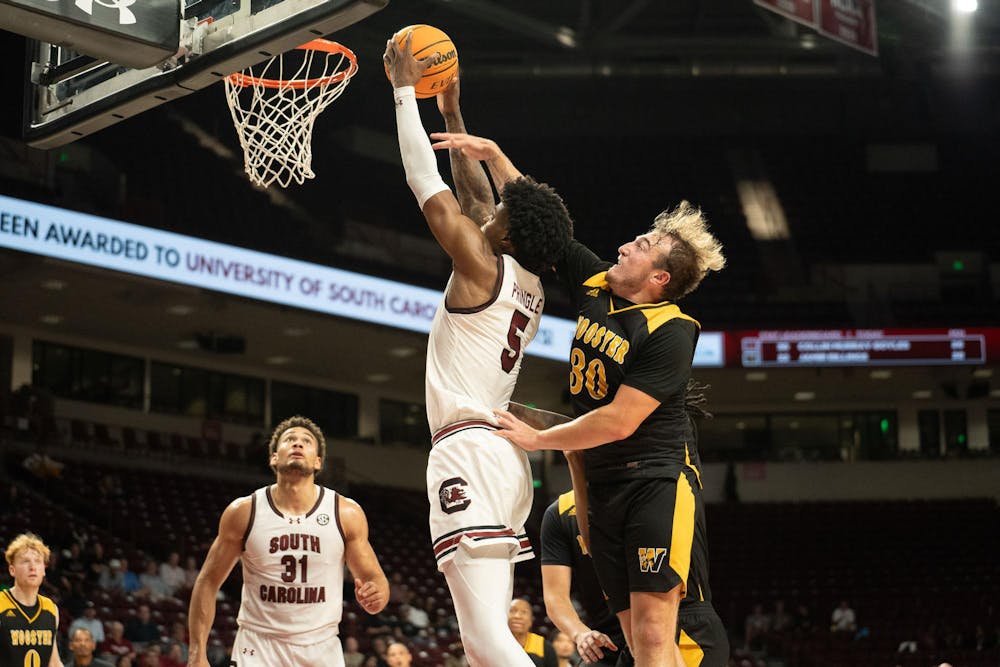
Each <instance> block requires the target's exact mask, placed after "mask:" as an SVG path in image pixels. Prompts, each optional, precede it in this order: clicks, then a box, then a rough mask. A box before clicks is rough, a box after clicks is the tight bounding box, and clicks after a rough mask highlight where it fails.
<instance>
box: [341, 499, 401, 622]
mask: <svg viewBox="0 0 1000 667" xmlns="http://www.w3.org/2000/svg"><path fill="white" fill-rule="evenodd" d="M340 500H341V502H340V510H339V511H340V526H341V528H343V530H344V559H345V560H346V561H347V567H348V569H350V571H351V575H353V576H354V597H355V598H357V600H358V604H360V605H361V608H362V609H364V610H365V611H367V612H368V613H369V614H377V613H379V612H380V611H382V610H383V609H385V606H386V605H387V604H388V603H389V580H388V579H387V578H386V576H385V572H383V571H382V566H381V565H379V562H378V557H377V556H376V555H375V550H374V549H372V545H371V543H370V542H369V541H368V518H367V517H366V516H365V512H364V510H362V509H361V505H358V504H357V503H356V502H354V501H353V500H351V499H350V498H345V497H343V496H341V497H340Z"/></svg>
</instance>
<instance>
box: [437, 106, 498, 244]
mask: <svg viewBox="0 0 1000 667" xmlns="http://www.w3.org/2000/svg"><path fill="white" fill-rule="evenodd" d="M444 123H445V128H446V129H447V130H448V131H449V132H455V133H463V134H464V133H465V121H464V120H462V115H461V114H460V113H448V114H445V117H444ZM448 156H449V158H450V159H451V176H452V178H453V179H454V180H455V190H456V192H457V193H458V202H459V204H461V206H462V212H463V213H465V215H467V216H468V217H469V218H471V219H472V220H473V221H474V222H475V223H476V224H482V223H484V222H485V221H486V220H487V219H488V218H489V217H490V216H492V215H493V212H494V211H495V210H496V203H495V202H494V199H493V187H492V186H491V185H490V180H489V178H488V177H487V176H486V170H485V169H484V168H483V165H482V163H480V162H479V161H477V160H472V159H470V158H468V157H466V156H465V155H463V154H462V153H461V152H460V151H458V150H455V149H454V148H452V149H451V150H449V151H448Z"/></svg>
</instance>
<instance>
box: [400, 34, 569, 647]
mask: <svg viewBox="0 0 1000 667" xmlns="http://www.w3.org/2000/svg"><path fill="white" fill-rule="evenodd" d="M385 63H386V67H387V69H388V72H389V77H390V80H391V81H392V84H393V87H394V90H393V97H394V99H395V103H396V122H397V127H398V131H399V145H400V152H401V154H402V158H403V166H404V168H405V170H406V180H407V183H408V184H409V185H410V188H411V189H412V190H413V193H414V195H416V198H417V203H418V204H419V205H420V208H421V210H422V211H423V214H424V217H425V218H426V219H427V223H428V225H429V226H430V228H431V231H432V232H433V234H434V236H435V237H436V238H437V240H438V242H439V243H440V245H441V247H442V248H443V249H444V250H445V251H446V252H447V253H448V254H449V255H450V256H451V259H452V261H453V263H454V267H453V272H452V275H451V279H450V280H449V281H448V286H447V288H446V289H445V296H444V300H443V302H442V303H441V305H440V306H439V308H438V310H437V313H436V314H435V317H434V322H433V324H432V325H431V333H430V339H429V342H428V348H427V377H426V394H427V395H426V398H427V418H428V422H429V423H430V427H431V431H432V433H433V434H434V436H433V448H432V449H431V453H430V457H429V460H428V463H427V495H428V499H429V500H430V529H431V540H432V542H433V547H434V554H435V556H436V558H437V562H438V567H439V569H441V571H442V572H444V575H445V578H446V579H447V581H448V587H449V589H450V590H451V595H452V599H453V600H454V603H455V614H456V616H457V617H458V622H459V627H460V630H461V634H462V642H463V644H464V646H465V651H466V654H467V655H468V657H469V661H470V663H471V664H472V665H473V666H476V667H478V666H486V667H514V666H518V665H524V666H525V667H530V666H531V664H532V663H531V659H530V658H529V657H528V656H527V654H526V653H525V652H524V650H523V649H522V648H521V647H520V646H519V645H518V643H517V641H516V640H515V639H514V637H513V636H512V635H511V633H510V631H509V630H508V628H507V607H508V606H509V604H510V601H511V594H512V587H513V563H514V562H515V561H519V560H523V559H525V558H531V557H532V552H531V547H530V544H529V543H528V541H527V538H526V537H525V535H524V528H523V525H524V521H525V520H526V519H527V517H528V512H529V510H530V509H531V500H532V486H531V472H530V469H529V466H528V459H527V456H526V455H525V453H524V452H523V451H522V450H520V449H518V448H517V447H514V446H513V445H511V444H510V443H509V442H507V441H506V440H503V439H502V438H498V437H496V436H495V435H494V433H493V431H494V429H495V428H496V426H495V419H494V417H493V410H494V409H495V408H500V407H505V406H506V405H507V403H508V401H509V399H510V396H511V392H512V391H513V389H514V383H515V381H516V380H517V375H518V371H519V369H520V365H521V359H522V354H523V352H524V348H525V346H527V344H528V343H529V342H530V341H531V339H532V338H533V337H534V335H535V332H536V331H537V330H538V324H539V320H540V318H541V311H542V305H543V293H542V284H541V280H540V279H539V277H538V276H539V274H540V273H542V272H544V271H545V270H547V269H548V268H550V267H551V266H553V265H554V264H555V262H556V261H557V260H558V258H559V257H560V256H561V254H562V252H563V251H564V249H565V248H566V247H567V245H568V243H569V240H570V237H571V235H572V222H571V221H570V219H569V214H568V213H567V211H566V208H565V207H564V206H563V203H562V200H561V199H560V198H559V196H558V195H557V194H556V193H555V192H554V191H553V190H552V189H551V188H549V187H548V186H546V185H542V184H539V183H536V182H535V181H533V180H531V179H530V178H521V179H517V180H514V181H511V182H510V183H508V184H507V185H506V186H505V187H504V188H503V190H502V191H501V196H500V199H501V203H500V204H499V205H498V206H496V208H495V211H494V208H493V201H492V197H490V199H491V201H489V202H485V201H480V202H467V201H463V202H462V203H463V204H464V205H465V206H464V208H465V211H466V213H467V214H469V215H475V216H477V217H479V215H489V214H490V213H491V212H492V213H493V214H492V216H489V217H488V219H487V221H486V224H484V225H483V227H482V228H481V229H480V227H479V226H478V224H477V222H480V221H481V220H477V221H475V222H474V221H473V220H472V219H470V217H468V215H465V214H463V210H462V207H460V205H459V201H458V200H457V199H455V196H454V195H453V194H452V192H451V190H450V189H449V188H448V186H446V185H445V184H444V181H443V180H442V179H441V176H440V174H439V173H438V170H437V163H436V160H435V157H434V152H433V150H432V149H431V146H430V141H429V140H428V138H427V135H426V133H425V132H424V129H423V127H422V125H421V122H420V115H419V112H418V110H417V105H416V99H415V96H414V90H413V84H414V83H416V82H417V81H418V80H419V79H420V77H421V74H422V73H423V71H424V70H425V69H426V68H427V66H428V65H429V64H430V59H429V58H428V59H425V60H422V61H417V60H416V59H415V58H414V57H413V56H412V53H411V49H410V41H409V38H408V39H407V40H406V42H405V43H404V45H403V46H402V47H400V46H399V45H398V44H397V43H396V42H395V41H394V40H390V42H389V44H388V45H387V48H386V52H385ZM453 92H457V91H453ZM452 172H453V175H454V177H455V180H456V182H459V183H460V182H462V181H463V179H478V181H479V182H485V183H484V185H485V190H486V191H487V192H489V182H488V181H486V174H485V172H483V170H482V168H481V167H480V166H479V164H478V163H474V162H471V161H468V160H466V159H465V158H464V157H462V156H461V155H452ZM460 189H461V188H460ZM474 210H475V211H477V212H478V213H477V212H473V211H474Z"/></svg>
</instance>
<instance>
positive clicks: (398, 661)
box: [385, 642, 413, 667]
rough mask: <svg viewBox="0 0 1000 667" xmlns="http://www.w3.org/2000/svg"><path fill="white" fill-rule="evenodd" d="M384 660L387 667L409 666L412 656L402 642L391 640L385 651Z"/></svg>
mask: <svg viewBox="0 0 1000 667" xmlns="http://www.w3.org/2000/svg"><path fill="white" fill-rule="evenodd" d="M385 661H386V662H387V663H388V665H389V667H410V665H411V664H412V663H413V656H412V655H410V649H408V648H407V647H406V644H404V643H402V642H393V643H391V644H389V648H388V649H386V652H385Z"/></svg>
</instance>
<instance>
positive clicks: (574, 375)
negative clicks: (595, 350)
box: [569, 347, 608, 401]
mask: <svg viewBox="0 0 1000 667" xmlns="http://www.w3.org/2000/svg"><path fill="white" fill-rule="evenodd" d="M584 387H587V393H588V394H590V397H591V398H592V399H594V400H595V401H599V400H601V399H602V398H604V397H605V396H607V395H608V379H607V375H606V374H605V372H604V362H602V361H601V360H600V359H592V360H591V361H590V363H589V364H588V363H587V357H586V356H585V355H584V354H583V350H581V349H580V348H578V347H574V348H573V351H572V352H570V354H569V393H571V394H573V395H574V396H576V395H577V394H579V393H580V392H581V391H583V388H584Z"/></svg>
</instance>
